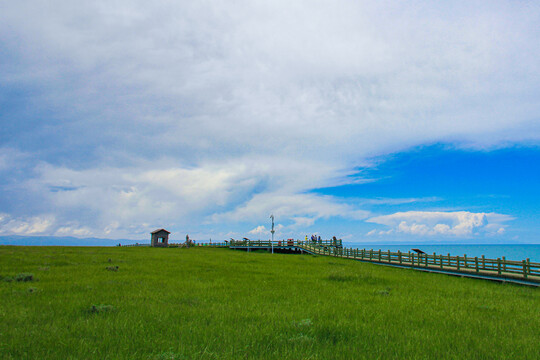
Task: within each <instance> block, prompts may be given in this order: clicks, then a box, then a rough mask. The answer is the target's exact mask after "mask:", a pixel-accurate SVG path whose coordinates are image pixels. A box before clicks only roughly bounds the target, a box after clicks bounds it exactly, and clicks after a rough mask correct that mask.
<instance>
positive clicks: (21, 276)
mask: <svg viewBox="0 0 540 360" xmlns="http://www.w3.org/2000/svg"><path fill="white" fill-rule="evenodd" d="M32 280H34V274H29V273H20V274H17V276H15V281H24V282H26V281H32Z"/></svg>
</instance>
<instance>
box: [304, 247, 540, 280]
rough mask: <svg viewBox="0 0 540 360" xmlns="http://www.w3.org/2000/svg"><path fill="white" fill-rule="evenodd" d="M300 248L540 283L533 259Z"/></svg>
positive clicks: (539, 275) (403, 264)
mask: <svg viewBox="0 0 540 360" xmlns="http://www.w3.org/2000/svg"><path fill="white" fill-rule="evenodd" d="M300 248H302V249H304V250H306V251H309V252H312V253H315V254H320V255H327V256H336V257H343V258H349V259H356V260H363V261H371V262H375V263H385V264H391V265H400V266H408V267H414V268H426V269H430V270H442V271H452V272H461V273H464V274H478V275H487V276H492V277H501V278H520V279H526V280H528V281H534V282H540V263H537V262H531V261H530V259H526V260H521V261H514V260H506V259H505V257H502V258H497V259H488V258H486V257H485V256H483V255H482V256H481V257H477V256H475V257H468V256H467V255H463V256H459V255H458V256H451V255H450V254H447V255H442V254H436V253H433V254H417V253H415V252H411V251H409V252H401V251H397V252H391V251H390V250H388V251H383V250H373V249H369V250H367V249H354V248H341V249H339V248H331V247H326V248H325V247H321V246H314V245H311V244H301V245H300Z"/></svg>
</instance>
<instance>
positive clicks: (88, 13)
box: [0, 1, 540, 243]
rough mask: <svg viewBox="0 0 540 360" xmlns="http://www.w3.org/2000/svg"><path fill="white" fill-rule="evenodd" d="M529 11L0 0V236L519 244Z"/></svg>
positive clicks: (532, 145)
mask: <svg viewBox="0 0 540 360" xmlns="http://www.w3.org/2000/svg"><path fill="white" fill-rule="evenodd" d="M539 22H540V5H538V4H536V3H531V2H515V1H492V2H489V4H487V3H486V2H484V1H457V2H452V3H433V2H424V1H411V2H407V3H398V2H396V3H388V2H384V3H383V2H368V1H366V2H351V1H332V2H325V1H318V2H315V3H314V2H312V1H299V2H295V3H294V4H290V3H289V2H285V1H283V2H282V1H274V2H271V3H258V2H244V1H232V2H227V3H223V4H217V3H215V4H209V3H203V2H196V3H187V2H173V1H171V2H169V1H164V2H160V3H158V4H153V3H148V2H138V1H115V2H110V1H94V2H91V3H87V4H73V3H71V2H67V1H37V2H36V1H17V2H3V3H2V4H0V124H1V128H0V235H21V236H74V237H79V238H83V237H96V238H112V239H121V238H123V239H126V238H131V239H147V238H148V233H149V232H150V231H152V230H153V229H155V228H160V227H165V228H167V229H169V230H170V231H172V232H173V238H174V234H179V235H178V239H181V238H183V237H184V236H185V234H186V233H189V234H190V236H191V237H192V238H199V239H207V238H210V237H211V238H213V239H225V238H229V237H241V236H248V237H253V238H259V237H260V238H265V237H268V236H269V229H268V226H269V216H270V214H272V213H273V214H274V215H275V216H276V223H277V231H278V232H277V234H278V236H280V237H295V238H300V237H303V236H305V235H306V234H311V233H317V234H320V235H321V236H323V237H330V236H333V235H337V236H338V237H342V238H343V239H345V240H346V241H356V242H379V243H390V242H411V241H414V242H430V243H437V242H445V243H515V242H521V243H539V242H540V237H539V235H540V225H539V224H538V221H537V220H538V217H539V215H540V214H539V211H538V209H537V206H535V205H536V204H538V200H540V196H539V190H538V184H539V183H540V182H539V180H540V176H539V172H540V165H538V164H539V163H540V162H539V161H538V160H540V150H539V145H540V141H539V140H540V118H539V114H540V60H539V59H540V43H539V42H538V38H539V37H540V27H538V23H539Z"/></svg>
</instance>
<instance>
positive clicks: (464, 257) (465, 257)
mask: <svg viewBox="0 0 540 360" xmlns="http://www.w3.org/2000/svg"><path fill="white" fill-rule="evenodd" d="M463 267H464V268H465V269H466V268H468V266H467V254H463Z"/></svg>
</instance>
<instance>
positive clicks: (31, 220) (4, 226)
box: [0, 214, 55, 235]
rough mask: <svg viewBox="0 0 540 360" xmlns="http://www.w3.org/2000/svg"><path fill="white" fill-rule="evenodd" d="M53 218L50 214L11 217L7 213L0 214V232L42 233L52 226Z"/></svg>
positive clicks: (13, 233)
mask: <svg viewBox="0 0 540 360" xmlns="http://www.w3.org/2000/svg"><path fill="white" fill-rule="evenodd" d="M54 224H55V218H54V216H52V215H41V216H31V217H21V218H13V217H12V216H10V215H9V214H0V234H2V235H43V234H48V233H49V230H50V229H52V228H53V226H54Z"/></svg>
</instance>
